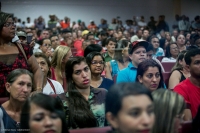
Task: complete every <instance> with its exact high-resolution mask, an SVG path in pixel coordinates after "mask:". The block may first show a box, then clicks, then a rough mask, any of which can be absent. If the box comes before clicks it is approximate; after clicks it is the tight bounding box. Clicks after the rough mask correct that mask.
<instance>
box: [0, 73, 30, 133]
mask: <svg viewBox="0 0 200 133" xmlns="http://www.w3.org/2000/svg"><path fill="white" fill-rule="evenodd" d="M5 87H6V90H7V92H8V93H9V100H8V101H6V102H5V103H3V104H2V105H1V106H0V110H1V112H2V113H3V117H2V121H1V122H3V126H4V129H5V131H6V132H11V130H12V131H13V132H12V133H18V132H19V129H20V115H21V114H20V113H21V111H22V107H23V104H24V103H25V101H26V99H28V97H29V95H30V93H31V91H32V87H33V75H32V74H31V73H30V72H29V71H28V70H25V69H15V70H13V71H11V72H10V74H8V76H7V78H6V83H5ZM4 129H2V127H1V132H4Z"/></svg>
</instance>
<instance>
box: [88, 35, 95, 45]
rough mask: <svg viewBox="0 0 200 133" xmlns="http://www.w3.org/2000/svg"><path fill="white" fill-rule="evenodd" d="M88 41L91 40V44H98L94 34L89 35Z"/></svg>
mask: <svg viewBox="0 0 200 133" xmlns="http://www.w3.org/2000/svg"><path fill="white" fill-rule="evenodd" d="M86 40H89V41H90V42H91V44H96V41H95V37H94V34H92V33H88V34H87V37H86Z"/></svg>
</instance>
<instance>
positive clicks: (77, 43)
mask: <svg viewBox="0 0 200 133" xmlns="http://www.w3.org/2000/svg"><path fill="white" fill-rule="evenodd" d="M74 48H76V49H77V52H79V51H82V41H81V40H76V41H75V42H74Z"/></svg>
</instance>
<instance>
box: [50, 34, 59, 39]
mask: <svg viewBox="0 0 200 133" xmlns="http://www.w3.org/2000/svg"><path fill="white" fill-rule="evenodd" d="M55 36H57V37H58V35H57V34H53V35H51V36H50V38H49V39H50V40H51V38H52V37H55Z"/></svg>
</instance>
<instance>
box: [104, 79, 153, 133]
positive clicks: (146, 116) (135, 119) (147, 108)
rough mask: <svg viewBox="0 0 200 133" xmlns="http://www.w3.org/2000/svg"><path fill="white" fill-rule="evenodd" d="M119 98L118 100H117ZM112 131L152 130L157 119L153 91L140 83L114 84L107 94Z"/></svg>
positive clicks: (122, 132) (131, 132)
mask: <svg viewBox="0 0 200 133" xmlns="http://www.w3.org/2000/svg"><path fill="white" fill-rule="evenodd" d="M116 99H117V100H116ZM105 108H106V119H107V121H108V123H109V124H110V125H111V127H112V129H113V131H111V133H116V132H117V133H135V132H140V133H143V132H148V133H149V132H150V131H151V129H152V127H153V125H154V121H155V115H154V106H153V98H152V96H151V92H150V91H149V90H148V89H146V88H145V87H144V86H142V85H140V84H138V83H120V84H117V85H114V86H112V87H111V88H110V90H109V91H108V94H107V96H106V105H105Z"/></svg>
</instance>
